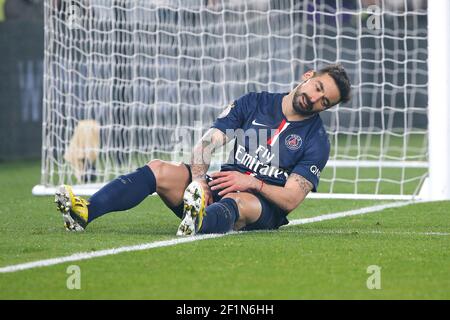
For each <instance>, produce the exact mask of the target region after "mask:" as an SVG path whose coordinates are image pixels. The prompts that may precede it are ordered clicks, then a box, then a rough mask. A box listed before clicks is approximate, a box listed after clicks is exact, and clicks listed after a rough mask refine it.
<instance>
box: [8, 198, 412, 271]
mask: <svg viewBox="0 0 450 320" xmlns="http://www.w3.org/2000/svg"><path fill="white" fill-rule="evenodd" d="M413 203H418V202H417V201H416V202H413V201H408V202H394V203H387V204H382V205H377V206H372V207H365V208H361V209H356V210H350V211H344V212H337V213H332V214H325V215H320V216H317V217H313V218H306V219H296V220H292V221H290V223H289V224H288V225H286V226H284V227H288V226H293V225H300V224H307V223H313V222H320V221H325V220H330V219H337V218H343V217H348V216H354V215H361V214H367V213H372V212H378V211H382V210H385V209H390V208H398V207H404V206H407V205H410V204H413ZM239 233H240V232H230V233H227V234H206V235H199V236H194V237H186V238H175V239H170V240H163V241H155V242H150V243H144V244H138V245H134V246H126V247H118V248H113V249H106V250H98V251H91V252H81V253H75V254H72V255H70V256H65V257H57V258H51V259H45V260H38V261H32V262H27V263H21V264H16V265H11V266H6V267H2V268H0V273H10V272H17V271H22V270H28V269H34V268H40V267H48V266H53V265H57V264H62V263H66V262H74V261H81V260H89V259H93V258H98V257H105V256H110V255H116V254H119V253H123V252H133V251H143V250H149V249H154V248H162V247H169V246H175V245H178V244H182V243H189V242H194V241H201V240H207V239H215V238H220V237H224V236H227V235H233V234H239Z"/></svg>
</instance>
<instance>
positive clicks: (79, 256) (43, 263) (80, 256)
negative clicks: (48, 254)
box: [0, 234, 224, 273]
mask: <svg viewBox="0 0 450 320" xmlns="http://www.w3.org/2000/svg"><path fill="white" fill-rule="evenodd" d="M223 236H224V234H206V235H199V236H195V237H186V238H176V239H170V240H164V241H157V242H150V243H144V244H138V245H135V246H128V247H119V248H113V249H106V250H99V251H91V252H81V253H75V254H73V255H70V256H66V257H58V258H52V259H46V260H38V261H33V262H28V263H21V264H16V265H12V266H7V267H3V268H0V273H8V272H16V271H22V270H27V269H33V268H39V267H47V266H53V265H55V264H61V263H65V262H73V261H80V260H88V259H92V258H98V257H104V256H110V255H115V254H118V253H122V252H131V251H142V250H148V249H154V248H162V247H169V246H174V245H177V244H180V243H188V242H193V241H199V240H206V239H213V238H220V237H223Z"/></svg>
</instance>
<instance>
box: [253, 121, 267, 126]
mask: <svg viewBox="0 0 450 320" xmlns="http://www.w3.org/2000/svg"><path fill="white" fill-rule="evenodd" d="M252 125H254V126H260V127H268V125H266V124H262V123H258V122H256V120H253V122H252Z"/></svg>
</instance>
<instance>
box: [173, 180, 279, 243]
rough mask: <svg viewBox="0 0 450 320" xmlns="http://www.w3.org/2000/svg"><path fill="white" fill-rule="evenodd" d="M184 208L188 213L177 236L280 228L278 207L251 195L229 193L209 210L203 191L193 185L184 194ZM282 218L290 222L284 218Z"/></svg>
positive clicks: (198, 186)
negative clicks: (246, 229)
mask: <svg viewBox="0 0 450 320" xmlns="http://www.w3.org/2000/svg"><path fill="white" fill-rule="evenodd" d="M184 206H185V212H186V214H185V216H184V218H183V221H182V222H181V224H180V226H179V228H178V232H177V235H192V234H196V233H204V234H205V233H225V232H228V231H231V230H233V229H234V230H242V229H245V228H249V227H252V229H251V230H255V229H275V228H277V227H278V226H279V225H280V224H279V220H280V219H279V216H278V215H276V214H277V213H278V212H276V210H274V209H276V207H275V206H273V205H272V204H271V203H270V202H268V201H267V200H266V199H264V198H263V197H260V196H257V195H255V194H252V193H248V192H239V193H229V194H227V195H226V196H224V197H223V198H222V199H220V200H218V201H216V202H214V203H213V204H211V205H209V206H208V207H206V208H205V204H204V201H203V190H202V188H201V186H200V185H198V184H196V183H195V182H193V183H191V184H190V185H189V186H188V187H187V189H186V192H185V194H184ZM282 217H283V218H284V220H286V218H285V216H284V215H283V216H282ZM286 222H287V220H286ZM282 224H285V223H282ZM249 230H250V229H249Z"/></svg>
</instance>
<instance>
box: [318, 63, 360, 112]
mask: <svg viewBox="0 0 450 320" xmlns="http://www.w3.org/2000/svg"><path fill="white" fill-rule="evenodd" d="M317 73H318V75H323V74H328V75H329V76H330V77H331V78H333V80H334V82H335V83H336V85H337V87H338V89H339V94H340V96H341V99H340V101H339V102H344V103H346V102H348V101H350V99H351V98H352V97H351V92H352V85H351V83H350V79H349V78H348V75H347V72H346V71H345V69H344V67H343V66H342V65H341V64H332V65H329V66H326V67H324V68H322V69H320V70H319V71H318V72H317Z"/></svg>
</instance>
